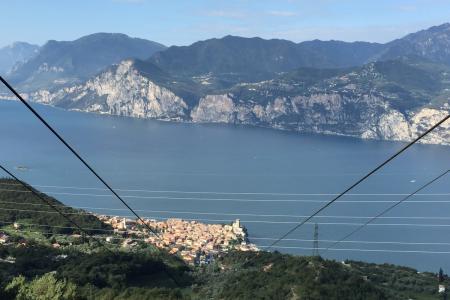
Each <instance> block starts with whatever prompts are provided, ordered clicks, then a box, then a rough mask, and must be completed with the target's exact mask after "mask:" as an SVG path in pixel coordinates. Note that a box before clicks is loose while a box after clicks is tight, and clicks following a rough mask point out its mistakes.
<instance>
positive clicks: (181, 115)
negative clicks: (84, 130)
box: [31, 60, 450, 145]
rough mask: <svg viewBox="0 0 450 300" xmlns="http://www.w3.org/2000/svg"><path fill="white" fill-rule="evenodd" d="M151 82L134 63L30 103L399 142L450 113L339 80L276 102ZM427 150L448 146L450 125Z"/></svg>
mask: <svg viewBox="0 0 450 300" xmlns="http://www.w3.org/2000/svg"><path fill="white" fill-rule="evenodd" d="M364 72H366V71H364ZM147 75H148V74H146V75H143V73H142V72H140V71H139V69H138V68H137V67H136V65H135V62H134V61H132V60H126V61H123V62H122V63H120V64H119V65H116V66H114V67H111V68H110V69H109V70H107V71H105V72H103V73H101V74H100V75H98V76H96V77H94V78H92V79H90V80H88V81H86V82H85V83H83V84H80V85H75V86H72V87H67V88H63V89H60V90H57V91H54V92H50V91H48V90H40V91H38V92H36V93H34V94H32V95H31V98H32V99H33V100H34V101H37V102H40V103H45V104H50V105H55V106H59V107H63V108H66V109H73V110H81V111H86V112H95V113H103V114H113V115H121V116H129V117H137V118H155V119H160V120H172V121H188V122H196V123H226V124H247V125H254V126H262V127H269V128H277V129H282V130H292V131H298V132H309V133H324V134H333V135H346V136H353V137H359V138H364V139H382V140H394V141H410V140H411V139H413V138H414V137H416V136H417V135H419V134H420V133H422V132H423V131H425V130H426V129H427V128H429V127H431V126H432V125H433V124H434V123H436V122H437V121H438V120H439V119H441V118H443V117H444V116H445V115H446V114H448V113H449V112H450V107H449V103H448V102H445V103H444V105H442V106H441V107H434V108H431V107H428V106H420V107H418V108H414V109H411V110H408V111H400V110H399V109H397V108H395V107H393V106H392V105H391V102H392V99H391V98H390V97H387V96H386V95H384V94H383V93H382V92H381V90H379V89H378V90H377V89H376V88H374V87H370V89H369V90H368V91H366V90H365V89H363V88H361V86H363V84H360V83H358V82H357V83H356V85H357V86H353V85H355V84H353V83H350V84H349V83H348V82H347V81H348V79H346V78H344V79H342V76H340V77H339V78H338V79H333V80H328V79H327V81H326V86H327V87H326V88H318V87H317V86H316V87H314V88H312V89H310V90H312V91H315V92H308V93H300V92H292V87H291V86H290V85H288V84H284V85H283V86H284V88H285V89H286V90H288V91H289V94H286V93H285V94H283V93H278V94H277V95H275V93H274V90H276V91H279V90H282V88H280V86H279V85H277V87H276V88H274V87H273V83H270V84H272V85H270V84H268V83H266V82H264V83H261V84H257V85H252V87H249V88H248V89H249V90H251V91H252V92H253V90H258V91H257V94H256V96H252V97H253V98H248V97H244V96H242V95H239V96H238V94H236V93H233V92H232V91H229V92H225V93H218V94H213V93H205V94H204V95H203V96H199V97H198V99H197V100H196V101H186V100H185V99H183V98H182V97H180V96H178V95H177V94H176V93H175V92H173V91H171V90H170V87H169V88H166V87H163V86H162V85H161V84H160V83H157V82H155V81H152V80H151V79H150V78H149V77H148V76H147ZM377 76H378V75H377ZM344 77H345V76H344ZM358 78H359V77H358ZM342 80H344V81H345V82H344V84H343V88H337V87H339V85H338V84H339V82H340V81H342ZM355 82H356V81H355ZM370 82H373V80H371V81H370ZM330 86H331V87H332V88H329V87H330ZM333 89H334V90H333ZM258 97H261V98H264V101H262V100H261V99H260V98H258ZM187 103H190V104H189V105H188V104H187ZM423 142H425V143H432V144H444V145H450V122H447V124H444V125H443V126H442V127H440V128H439V129H437V130H436V131H435V132H433V133H432V134H430V135H429V136H428V137H427V138H426V139H424V140H423Z"/></svg>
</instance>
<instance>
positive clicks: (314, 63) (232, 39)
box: [149, 36, 384, 79]
mask: <svg viewBox="0 0 450 300" xmlns="http://www.w3.org/2000/svg"><path fill="white" fill-rule="evenodd" d="M383 47H384V46H383V45H381V44H376V43H366V42H354V43H346V42H340V41H318V40H315V41H309V42H303V43H299V44H296V43H294V42H291V41H287V40H278V39H272V40H265V39H262V38H242V37H237V36H225V37H223V38H221V39H210V40H206V41H200V42H196V43H194V44H192V45H190V46H172V47H169V48H168V49H167V50H165V51H161V52H158V53H156V54H155V55H153V56H152V57H151V58H150V59H149V61H150V62H152V63H154V64H155V65H157V66H159V67H160V68H161V69H164V70H167V71H169V72H180V73H183V74H186V75H191V76H192V75H200V74H207V73H212V74H217V75H220V74H227V73H228V74H230V73H238V74H255V75H256V77H257V76H258V75H259V76H261V78H263V77H270V76H273V74H275V73H279V72H286V71H290V70H293V69H296V68H299V67H315V68H342V67H351V66H358V65H362V64H364V63H366V62H368V61H370V59H371V58H372V57H374V56H375V55H376V54H377V53H379V52H380V51H381V50H382V49H383ZM261 78H260V79H261Z"/></svg>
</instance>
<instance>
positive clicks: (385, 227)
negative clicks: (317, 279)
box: [0, 101, 450, 271]
mask: <svg viewBox="0 0 450 300" xmlns="http://www.w3.org/2000/svg"><path fill="white" fill-rule="evenodd" d="M34 106H35V107H36V109H37V110H38V111H39V112H40V113H41V114H42V115H43V116H44V117H45V118H46V119H47V120H48V121H49V122H50V123H51V124H52V125H53V126H54V127H55V128H56V129H57V130H58V131H59V132H60V133H61V134H62V136H63V137H65V138H66V139H67V140H68V141H69V142H70V143H71V144H72V145H73V146H74V148H76V149H77V150H78V151H79V152H80V153H81V154H82V156H83V157H85V158H86V159H87V161H88V162H90V163H91V164H92V166H94V168H95V169H96V170H98V172H99V173H100V174H101V175H102V176H103V177H104V178H105V179H106V180H107V181H108V182H110V183H111V185H112V186H113V187H114V188H116V189H118V191H119V193H120V194H121V195H123V196H124V198H125V199H126V200H128V202H129V203H130V205H131V206H132V207H133V208H135V209H136V210H138V211H139V213H140V214H141V215H142V216H145V217H154V218H158V217H159V218H167V217H179V218H185V219H198V220H200V221H203V222H212V223H224V222H229V221H231V220H234V219H236V218H239V219H241V221H242V223H243V224H244V225H245V226H246V227H247V229H248V233H249V236H250V240H251V241H252V242H254V243H256V244H258V245H260V246H264V245H268V244H270V243H271V242H272V240H271V238H277V237H279V236H280V235H282V234H283V233H284V232H286V231H288V230H289V229H290V228H291V227H293V226H294V225H295V223H296V222H299V221H301V220H302V216H307V215H309V214H311V213H312V212H314V211H315V210H317V209H318V208H319V207H320V206H322V205H323V204H324V201H328V200H330V199H331V198H332V195H330V194H335V193H339V192H341V191H343V190H344V189H345V188H346V187H347V186H349V185H350V184H352V183H353V182H354V181H356V180H357V179H359V178H360V177H361V176H362V175H363V174H365V173H366V172H367V171H368V170H370V169H372V168H373V167H374V166H376V165H377V164H379V163H380V162H382V161H383V160H384V159H385V158H387V157H388V156H389V155H391V154H392V153H394V152H396V151H397V150H398V149H399V148H401V147H402V146H403V144H402V143H395V142H381V141H364V140H359V139H353V138H346V137H333V136H320V135H303V134H298V133H291V132H282V131H276V130H270V129H261V128H250V127H236V126H225V125H199V124H183V123H168V122H159V121H154V120H140V119H132V118H121V117H112V116H102V115H95V114H86V113H78V112H68V111H63V110H60V109H55V108H51V107H46V106H40V105H34ZM0 161H1V163H2V164H4V165H5V166H7V167H9V168H10V169H12V170H14V172H15V173H16V174H17V175H18V176H19V177H20V178H22V179H24V180H25V181H27V182H28V183H30V184H32V185H35V186H39V189H40V190H42V191H44V192H46V193H48V194H51V195H54V196H55V197H56V198H57V199H59V200H61V201H63V202H64V203H66V204H69V205H72V206H76V207H88V208H89V210H91V211H97V212H102V213H108V214H113V215H127V216H128V215H130V213H129V212H128V211H127V210H125V209H124V208H123V206H122V205H121V203H119V201H118V200H117V199H115V198H113V197H112V196H110V195H109V194H108V192H107V191H105V190H103V188H104V187H103V186H101V184H100V183H99V182H97V181H96V179H95V178H94V177H93V176H92V175H91V174H90V173H89V172H88V171H87V170H86V169H85V168H84V167H83V166H81V165H80V163H79V162H78V161H77V160H76V159H75V158H74V157H73V156H72V155H71V154H70V153H69V152H68V151H67V150H66V149H65V148H64V147H63V146H62V145H61V144H59V143H58V142H57V141H56V139H55V138H54V137H53V136H52V135H51V134H50V133H49V132H48V131H47V130H46V129H45V128H44V127H43V126H42V125H41V124H40V123H39V122H38V121H37V120H36V119H35V118H34V117H33V116H32V115H31V114H30V112H28V111H27V110H26V109H25V108H24V107H23V106H22V105H21V104H20V103H18V102H10V101H0ZM19 166H23V167H26V170H23V169H21V168H17V167H19ZM449 166H450V148H449V147H444V146H435V145H416V146H414V147H412V148H411V149H409V150H408V151H407V152H406V153H405V154H404V155H402V156H400V157H398V158H397V159H396V160H395V161H393V162H392V163H391V164H389V165H388V166H387V167H385V168H384V169H382V170H381V171H380V172H379V173H377V174H376V175H375V176H372V177H371V178H369V180H367V181H366V182H364V183H363V184H362V185H361V186H359V187H358V188H356V189H354V190H353V191H352V194H351V195H348V196H345V197H343V198H341V200H339V201H338V202H336V203H335V204H333V205H332V206H331V207H329V208H328V209H326V210H325V211H324V212H323V213H322V214H321V215H320V216H319V217H318V218H315V219H314V220H313V222H312V223H318V224H319V247H320V248H324V247H327V246H329V245H331V244H330V242H329V241H330V240H331V241H332V240H336V239H339V238H341V237H343V236H344V235H345V234H347V233H348V232H350V231H351V230H353V229H354V228H356V227H357V226H358V224H360V223H362V222H365V221H366V220H367V218H368V217H371V216H374V215H376V214H377V213H379V212H380V211H382V210H383V209H384V208H386V207H388V206H389V205H391V204H392V202H389V201H396V200H399V199H401V198H402V197H404V196H402V195H401V194H405V193H410V192H412V191H414V190H415V189H416V188H418V187H419V186H420V185H422V184H423V183H425V182H426V181H428V180H430V179H431V178H433V177H435V176H437V175H438V174H439V173H442V172H443V171H444V170H446V169H448V167H449ZM69 187H70V188H69ZM88 188H89V189H88ZM91 188H92V189H91ZM449 193H450V176H447V177H445V178H443V179H441V180H440V181H439V182H437V183H435V184H433V185H432V186H430V187H429V188H427V189H426V190H424V191H423V192H422V195H419V196H415V197H412V198H411V199H410V200H408V202H405V203H404V204H402V205H400V206H398V207H397V208H395V209H394V210H392V211H391V212H390V213H389V214H387V215H386V217H387V218H384V219H379V220H377V221H376V222H375V223H374V225H372V226H368V227H366V228H365V229H363V230H362V231H360V232H359V233H357V234H355V235H354V236H352V237H351V238H350V239H349V241H350V242H346V243H342V244H340V245H338V246H337V247H338V248H339V249H340V250H331V251H321V254H322V255H323V256H325V257H328V258H334V259H338V260H343V259H345V258H350V259H356V260H364V261H371V262H378V263H383V262H389V263H395V264H402V265H408V266H412V267H415V268H418V269H419V270H430V271H437V270H438V268H439V267H443V268H444V269H445V270H446V271H450V259H449V258H450V196H449V195H450V194H449ZM21 208H22V207H21ZM95 208H98V209H95ZM33 209H36V210H38V208H36V207H33ZM37 213H38V212H37ZM313 231H314V224H307V225H305V226H303V227H302V228H300V229H299V230H298V231H296V232H295V233H293V234H291V235H290V236H289V237H288V239H289V240H286V241H283V242H281V243H279V244H278V246H282V247H283V248H278V249H277V250H279V251H281V252H289V253H298V254H308V255H309V254H311V253H312V250H311V249H310V248H311V247H312V246H313V242H312V241H311V240H312V239H313ZM362 242H363V243H362ZM419 243H424V244H419ZM434 243H439V244H434ZM362 250H365V251H362ZM367 250H368V251H367ZM385 250H393V251H394V252H386V251H385ZM414 251H420V253H419V252H414ZM422 252H426V253H422Z"/></svg>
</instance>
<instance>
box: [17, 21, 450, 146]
mask: <svg viewBox="0 0 450 300" xmlns="http://www.w3.org/2000/svg"><path fill="white" fill-rule="evenodd" d="M8 78H9V79H10V80H11V81H12V82H13V84H14V85H15V86H16V87H17V89H18V90H19V91H20V92H23V93H25V94H26V96H28V97H29V98H30V99H31V100H33V101H36V102H40V103H44V104H49V105H54V106H58V107H62V108H66V109H72V110H80V111H86V112H95V113H106V114H113V115H123V116H131V117H138V118H156V119H162V120H171V121H186V122H208V123H210V122H214V123H231V124H245V125H253V126H262V127H270V128H277V129H283V130H294V131H299V132H311V133H325V134H335V135H347V136H354V137H360V138H370V139H384V140H400V141H406V140H410V139H412V138H413V137H415V136H417V135H418V134H419V133H421V132H422V131H423V130H424V129H425V128H428V127H429V126H431V124H432V123H433V122H436V121H437V120H438V119H439V118H442V117H443V116H445V115H446V114H448V113H449V111H450V102H449V95H450V24H448V23H447V24H443V25H440V26H435V27H431V28H429V29H426V30H422V31H419V32H416V33H411V34H409V35H407V36H405V37H403V38H400V39H397V40H394V41H391V42H389V43H385V44H379V43H367V42H353V43H349V42H342V41H319V40H314V41H307V42H301V43H294V42H291V41H287V40H279V39H272V40H265V39H261V38H243V37H236V36H225V37H223V38H221V39H209V40H205V41H199V42H196V43H194V44H192V45H190V46H172V47H168V48H166V47H164V46H163V45H161V44H158V43H155V42H151V41H145V40H140V39H134V38H130V37H127V36H125V35H122V34H104V33H102V34H93V35H90V36H87V37H83V38H80V39H78V40H75V41H72V42H56V41H49V42H48V43H47V44H45V45H44V46H42V47H41V48H40V49H39V51H38V52H37V54H34V55H32V56H30V58H29V59H28V60H27V61H25V62H22V63H20V64H18V65H16V67H14V69H13V70H12V71H11V72H10V73H9V75H8ZM424 142H426V143H436V144H446V145H450V124H447V125H443V126H442V127H440V128H439V129H438V130H436V131H435V132H433V133H432V134H431V135H429V136H428V137H427V138H426V139H425V140H424Z"/></svg>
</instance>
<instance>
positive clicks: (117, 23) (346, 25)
mask: <svg viewBox="0 0 450 300" xmlns="http://www.w3.org/2000/svg"><path fill="white" fill-rule="evenodd" d="M0 4H1V7H2V10H1V12H0V14H1V16H0V26H1V27H2V28H3V30H2V34H1V35H0V47H2V46H5V45H8V44H11V43H12V42H14V41H26V42H30V43H34V44H39V45H42V44H44V43H45V42H46V41H47V40H74V39H76V38H79V37H81V36H84V35H87V34H91V33H95V32H120V33H125V34H127V35H130V36H133V37H140V38H145V39H149V40H153V41H156V42H160V43H162V44H164V45H167V46H171V45H189V44H191V43H193V42H195V41H198V40H205V39H208V38H213V37H223V36H225V35H228V34H231V35H239V36H245V37H254V36H259V37H262V38H281V39H288V40H292V41H294V42H301V41H305V40H312V39H321V40H331V39H334V40H343V41H357V40H359V41H370V42H387V41H390V40H393V39H395V38H400V37H402V36H404V35H406V34H408V33H411V32H415V31H418V30H420V29H425V28H428V27H430V26H433V25H439V24H442V23H445V22H450V1H449V0H409V1H408V0H184V1H183V0H163V1H161V0H0Z"/></svg>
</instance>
